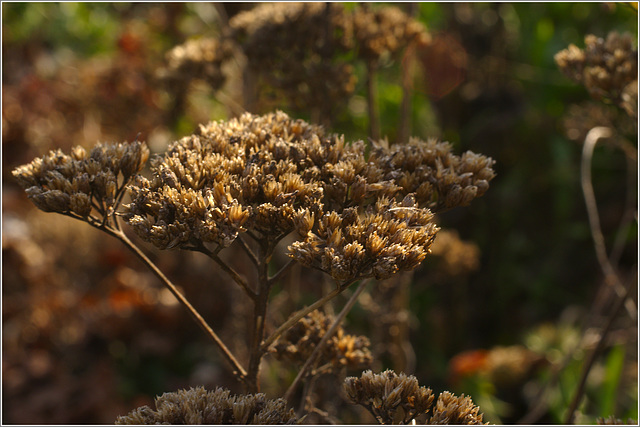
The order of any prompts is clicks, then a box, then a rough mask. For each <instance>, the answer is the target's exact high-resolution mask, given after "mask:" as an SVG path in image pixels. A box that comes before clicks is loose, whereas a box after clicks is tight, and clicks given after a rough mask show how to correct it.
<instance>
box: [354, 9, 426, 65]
mask: <svg viewBox="0 0 640 427" xmlns="http://www.w3.org/2000/svg"><path fill="white" fill-rule="evenodd" d="M353 35H354V37H355V39H356V41H357V47H358V56H359V57H361V58H363V59H364V60H366V61H378V60H379V59H380V58H381V57H382V56H383V55H384V54H390V55H393V54H396V53H398V51H400V50H401V49H404V48H405V47H407V46H408V45H409V44H410V43H412V42H416V43H418V44H422V45H424V44H427V43H428V42H429V41H430V37H429V34H428V33H427V30H426V28H425V27H424V25H423V24H422V23H421V22H419V21H416V20H415V19H413V18H411V17H410V16H409V15H407V14H406V13H404V12H403V11H402V10H400V9H398V8H397V7H382V8H375V9H374V8H369V7H361V8H358V9H356V11H355V12H354V14H353Z"/></svg>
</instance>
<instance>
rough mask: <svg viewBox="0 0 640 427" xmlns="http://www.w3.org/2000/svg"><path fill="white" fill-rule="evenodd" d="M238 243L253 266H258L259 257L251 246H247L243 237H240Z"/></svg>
mask: <svg viewBox="0 0 640 427" xmlns="http://www.w3.org/2000/svg"><path fill="white" fill-rule="evenodd" d="M236 242H238V244H239V245H240V247H241V248H242V250H243V251H244V252H245V253H246V254H247V256H248V257H249V259H250V260H251V262H252V263H253V265H255V266H258V265H259V264H260V261H259V260H258V256H257V255H256V254H255V253H254V252H253V251H252V250H251V248H250V247H249V245H247V242H245V241H244V240H243V239H242V236H238V238H237V239H236Z"/></svg>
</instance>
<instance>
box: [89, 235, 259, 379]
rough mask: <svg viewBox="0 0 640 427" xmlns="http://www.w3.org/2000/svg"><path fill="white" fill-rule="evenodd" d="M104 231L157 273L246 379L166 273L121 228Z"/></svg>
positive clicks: (219, 341)
mask: <svg viewBox="0 0 640 427" xmlns="http://www.w3.org/2000/svg"><path fill="white" fill-rule="evenodd" d="M99 228H100V229H101V230H102V231H105V232H107V234H110V235H112V236H113V237H115V238H116V239H118V240H120V241H121V242H122V243H124V245H125V246H126V247H127V248H129V249H130V250H131V251H133V253H135V254H136V255H137V256H138V258H140V260H142V262H143V263H144V264H145V265H146V266H147V267H149V269H151V271H152V272H153V273H154V274H155V275H156V277H157V278H158V279H160V281H161V282H162V283H163V284H164V285H165V286H166V287H167V288H168V289H169V291H171V293H172V294H173V295H174V296H175V297H176V298H177V299H178V301H179V302H180V303H181V304H182V305H183V306H185V307H186V309H187V311H189V314H191V316H192V317H193V318H194V319H195V321H196V323H198V325H200V327H201V328H202V329H203V330H204V331H205V332H206V333H207V334H208V335H209V336H210V337H211V339H213V341H214V343H215V344H216V345H217V346H218V348H219V349H220V351H221V352H222V355H223V356H224V358H225V359H227V361H228V362H229V363H230V364H231V366H232V367H233V369H234V371H233V374H234V375H235V376H236V377H237V378H238V379H239V380H241V381H244V379H245V377H246V376H247V371H246V370H245V369H244V368H243V367H242V366H241V365H240V362H238V360H237V359H236V358H235V356H234V355H233V353H232V352H231V350H229V348H227V346H226V345H225V344H224V342H222V340H221V339H220V337H218V335H217V334H216V333H215V332H214V331H213V329H212V328H211V326H209V324H208V323H207V321H206V320H204V318H203V317H202V316H201V315H200V313H198V311H197V310H196V309H195V308H194V307H193V306H192V305H191V303H190V302H189V301H188V300H187V298H186V297H185V296H184V295H183V294H182V293H181V292H180V291H179V290H178V288H177V287H176V286H175V285H174V284H173V283H172V282H171V281H170V280H169V278H167V276H165V275H164V273H163V272H162V271H160V269H158V267H157V266H156V265H155V264H154V263H153V262H152V261H151V260H150V259H149V258H148V257H147V256H146V255H145V254H144V253H143V252H142V251H141V250H140V248H138V247H137V246H136V245H135V244H134V243H133V242H131V240H129V238H128V237H127V236H126V235H125V234H124V233H123V232H122V231H119V230H115V229H113V228H111V227H105V228H101V227H99Z"/></svg>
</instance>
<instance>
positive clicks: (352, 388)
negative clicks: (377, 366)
mask: <svg viewBox="0 0 640 427" xmlns="http://www.w3.org/2000/svg"><path fill="white" fill-rule="evenodd" d="M344 389H345V392H346V393H347V396H348V398H349V399H350V400H351V401H352V402H353V403H356V404H358V405H362V406H364V407H365V408H367V410H368V411H369V412H371V414H372V415H373V416H374V417H375V418H376V420H377V421H378V422H379V423H380V424H405V425H406V424H417V423H418V422H419V423H420V424H463V425H478V424H483V423H482V414H481V413H479V409H480V408H478V407H477V406H475V405H474V404H473V402H472V401H471V398H469V397H465V396H464V395H462V396H460V397H457V396H455V395H453V394H451V393H449V392H448V391H445V392H443V393H440V395H439V396H438V400H437V401H436V403H435V406H433V401H434V395H433V392H432V391H431V389H430V388H426V387H424V386H420V385H419V384H418V380H417V379H416V377H414V376H412V375H409V376H407V375H405V374H403V373H401V374H396V373H395V372H394V371H391V370H387V371H384V372H382V373H380V374H374V373H373V372H372V371H365V372H364V373H363V374H362V375H361V376H360V378H355V377H349V378H347V379H346V380H345V382H344ZM418 420H419V421H418Z"/></svg>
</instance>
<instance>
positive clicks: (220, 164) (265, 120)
mask: <svg viewBox="0 0 640 427" xmlns="http://www.w3.org/2000/svg"><path fill="white" fill-rule="evenodd" d="M321 137H324V133H323V131H322V130H321V128H318V127H315V126H312V125H309V124H307V123H305V122H303V121H301V120H292V119H290V118H289V117H288V116H287V115H286V114H284V113H276V114H269V115H266V116H252V115H250V114H245V115H243V116H242V117H241V118H239V119H233V120H230V121H229V122H212V123H209V124H208V125H206V126H201V127H200V131H199V132H198V133H197V134H195V135H191V136H189V137H185V138H183V139H181V140H180V141H178V142H176V143H174V144H173V145H171V146H170V147H169V149H168V151H167V153H166V154H165V155H164V156H163V157H158V158H156V159H154V160H153V161H152V171H153V174H154V176H153V178H152V179H151V180H147V179H146V178H142V177H139V178H138V180H137V182H136V183H135V184H136V185H132V186H131V193H132V203H131V204H129V205H128V206H127V207H126V208H127V212H126V214H125V219H126V220H127V221H128V222H129V224H130V225H131V226H132V227H133V228H134V229H135V230H136V232H137V233H138V234H139V235H140V236H141V237H142V238H143V239H144V240H147V241H149V242H151V243H153V244H154V245H156V246H157V247H159V248H161V249H166V248H172V247H193V246H195V247H199V246H200V245H202V244H204V243H210V242H214V243H216V244H218V245H221V246H224V247H226V246H229V245H230V244H231V243H233V241H234V240H235V238H236V237H237V236H238V233H239V232H242V231H246V230H247V229H251V230H253V231H255V232H258V233H260V234H261V235H262V236H264V237H266V238H267V239H277V238H278V237H282V236H283V235H286V234H288V233H289V232H291V231H293V229H294V227H296V226H297V227H302V228H305V229H306V228H307V227H309V229H310V227H311V226H312V225H313V222H314V217H317V216H318V214H319V212H320V209H321V208H322V205H321V199H322V195H323V191H322V187H321V185H320V184H319V183H317V182H313V181H305V180H303V179H302V177H301V175H300V171H301V170H302V169H304V168H305V167H306V165H307V163H306V162H308V160H307V156H306V153H305V145H309V144H321V142H320V138H321ZM331 138H333V139H331V141H332V142H336V141H335V139H336V138H337V137H331ZM325 143H329V142H327V141H325Z"/></svg>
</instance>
